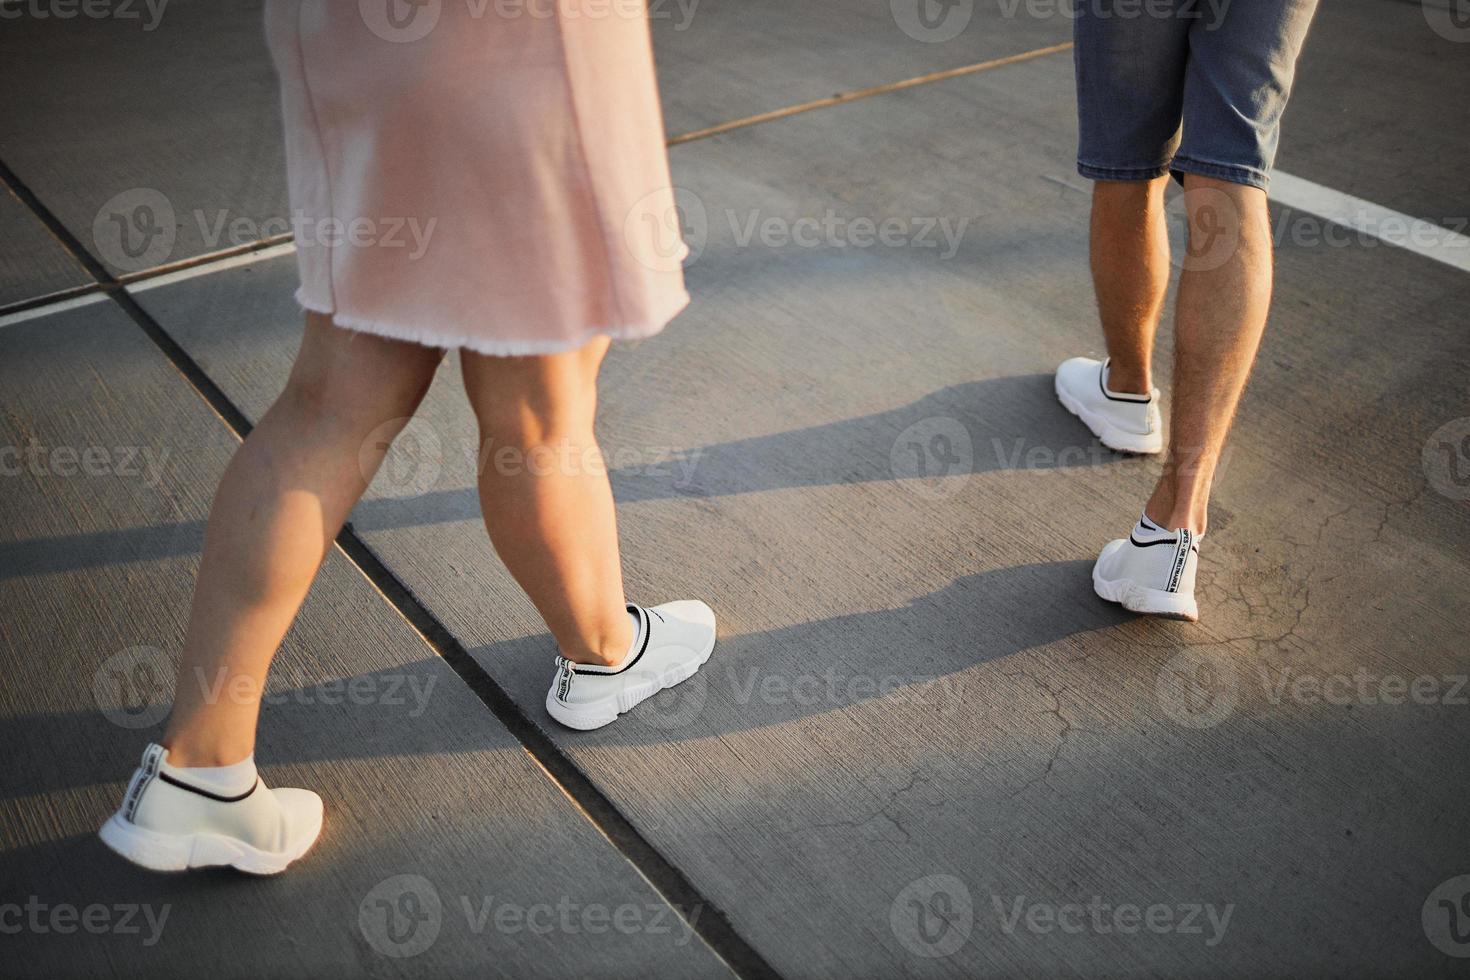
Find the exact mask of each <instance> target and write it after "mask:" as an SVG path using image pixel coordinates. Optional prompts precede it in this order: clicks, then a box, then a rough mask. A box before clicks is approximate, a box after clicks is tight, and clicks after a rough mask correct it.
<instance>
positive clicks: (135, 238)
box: [0, 0, 289, 274]
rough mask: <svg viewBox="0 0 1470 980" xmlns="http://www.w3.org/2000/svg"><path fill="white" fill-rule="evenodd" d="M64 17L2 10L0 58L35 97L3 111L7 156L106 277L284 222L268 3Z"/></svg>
mask: <svg viewBox="0 0 1470 980" xmlns="http://www.w3.org/2000/svg"><path fill="white" fill-rule="evenodd" d="M53 8H54V9H53ZM37 11H39V12H41V14H43V15H44V16H42V15H38V14H37ZM59 11H61V5H46V4H26V5H22V7H21V8H18V9H17V10H15V11H13V12H12V13H9V14H7V16H6V20H5V30H4V32H3V35H0V61H3V62H4V63H5V66H6V71H7V73H8V74H9V75H10V76H11V77H12V78H17V79H19V78H23V79H25V93H26V97H25V98H13V99H6V100H4V104H3V105H0V159H4V160H5V162H6V164H8V165H9V166H10V167H11V168H12V169H13V170H14V171H15V172H16V173H17V175H18V176H19V177H20V179H21V180H23V181H24V182H25V183H26V184H27V186H29V187H30V188H31V190H32V191H33V192H34V193H35V194H36V195H37V196H38V197H39V198H40V199H41V200H42V202H44V203H45V205H46V206H47V207H48V208H50V209H51V210H52V211H53V212H54V213H55V214H56V215H57V216H58V217H59V218H60V219H61V221H62V223H63V224H65V225H66V227H67V228H68V230H70V231H71V232H72V234H74V235H75V236H76V237H77V238H78V239H79V240H81V241H82V242H84V243H85V244H86V245H87V247H88V248H89V249H91V250H92V252H93V254H94V255H95V256H97V257H98V258H99V259H101V260H102V261H103V262H104V263H105V264H106V265H107V267H108V268H109V270H110V271H112V272H113V273H114V274H118V273H129V272H137V271H139V270H140V269H142V268H146V267H151V266H156V265H162V264H165V263H167V262H170V261H178V260H181V259H186V258H189V257H191V256H196V255H199V254H202V253H205V252H211V251H216V250H219V249H224V248H229V247H231V246H235V245H241V244H246V243H248V242H251V241H254V240H255V239H256V238H258V237H260V235H261V234H262V233H264V234H270V233H272V232H274V231H281V230H287V229H284V228H282V227H280V225H279V223H280V222H282V221H284V220H285V219H286V218H287V217H288V215H289V207H288V205H287V203H286V183H285V173H284V161H285V152H284V150H283V149H282V145H281V134H280V115H279V111H278V109H277V96H276V87H275V86H276V80H275V74H274V72H273V70H272V68H271V64H270V58H269V55H268V54H267V52H266V48H265V34H264V30H263V27H262V14H261V3H260V0H243V2H238V3H226V4H222V3H209V2H206V0H170V2H168V3H166V4H159V3H141V2H140V3H114V4H92V5H88V6H87V7H86V8H85V9H83V8H81V7H78V8H75V9H73V10H71V12H70V14H69V15H67V16H61V14H60V13H59ZM91 11H97V12H98V15H95V16H94V15H92V13H91ZM99 79H105V80H106V82H105V84H99V81H98V80H99ZM119 222H122V224H119Z"/></svg>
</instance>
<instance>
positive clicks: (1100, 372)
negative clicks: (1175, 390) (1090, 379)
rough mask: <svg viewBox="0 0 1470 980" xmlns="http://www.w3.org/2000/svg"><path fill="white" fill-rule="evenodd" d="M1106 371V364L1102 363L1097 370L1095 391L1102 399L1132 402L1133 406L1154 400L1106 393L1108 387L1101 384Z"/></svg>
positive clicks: (1152, 398)
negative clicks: (1099, 393)
mask: <svg viewBox="0 0 1470 980" xmlns="http://www.w3.org/2000/svg"><path fill="white" fill-rule="evenodd" d="M1107 369H1108V362H1107V361H1103V365H1102V367H1100V368H1098V369H1097V390H1098V391H1100V392H1102V393H1103V397H1104V398H1106V399H1107V400H1108V401H1110V402H1133V403H1134V404H1135V405H1147V404H1148V403H1149V402H1151V401H1153V400H1154V396H1153V395H1129V394H1123V395H1115V394H1113V393H1112V392H1111V391H1108V386H1107V385H1105V384H1103V374H1104V373H1105V372H1106V371H1107Z"/></svg>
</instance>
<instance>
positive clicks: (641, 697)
mask: <svg viewBox="0 0 1470 980" xmlns="http://www.w3.org/2000/svg"><path fill="white" fill-rule="evenodd" d="M714 649H715V637H710V641H709V646H707V647H705V648H704V652H703V653H701V654H700V655H699V656H698V657H695V658H694V659H693V660H687V661H685V662H684V663H682V664H677V665H676V666H674V667H673V668H672V669H670V670H668V671H665V672H664V673H663V674H661V675H659V676H658V677H652V678H649V679H648V680H646V681H643V682H641V683H639V684H636V685H633V686H631V687H625V688H623V690H621V691H619V692H618V694H617V696H616V697H611V698H604V699H602V700H601V701H592V702H590V703H588V704H579V705H576V706H568V705H565V704H562V703H561V702H560V701H558V700H557V699H556V695H555V693H554V690H553V691H548V692H547V694H546V713H547V714H549V715H551V717H552V718H555V719H556V720H557V721H558V722H560V723H561V724H563V725H565V726H567V727H568V728H575V729H576V730H577V731H579V732H590V731H592V730H593V729H594V728H602V727H603V726H604V725H611V724H612V723H613V722H615V721H617V720H618V715H620V714H623V713H624V712H626V711H632V710H633V709H634V708H636V707H637V706H638V705H640V704H642V703H643V702H644V701H647V700H648V699H649V698H651V697H653V696H654V695H655V694H657V693H658V692H659V691H662V690H665V689H667V688H670V687H673V686H674V685H676V684H681V683H683V682H684V681H687V680H688V679H689V678H691V677H693V676H694V675H695V674H696V673H698V672H699V668H701V667H703V666H704V665H705V662H706V661H708V660H709V658H710V654H711V653H713V652H714Z"/></svg>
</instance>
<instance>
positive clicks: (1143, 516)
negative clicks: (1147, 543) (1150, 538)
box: [1138, 514, 1169, 534]
mask: <svg viewBox="0 0 1470 980" xmlns="http://www.w3.org/2000/svg"><path fill="white" fill-rule="evenodd" d="M1138 523H1140V524H1142V525H1143V526H1144V527H1146V528H1148V529H1149V530H1151V531H1158V532H1159V533H1160V534H1168V533H1169V529H1168V528H1164V527H1159V526H1158V525H1157V524H1155V523H1154V522H1153V521H1151V520H1149V519H1148V515H1147V514H1139V515H1138Z"/></svg>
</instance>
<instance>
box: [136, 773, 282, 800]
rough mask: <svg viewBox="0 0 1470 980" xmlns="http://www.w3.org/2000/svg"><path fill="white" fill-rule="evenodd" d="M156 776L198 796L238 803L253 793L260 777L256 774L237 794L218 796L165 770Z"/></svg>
mask: <svg viewBox="0 0 1470 980" xmlns="http://www.w3.org/2000/svg"><path fill="white" fill-rule="evenodd" d="M158 778H159V779H161V780H163V781H164V782H166V783H168V784H169V785H170V786H177V787H178V788H179V789H186V790H188V791H189V792H191V793H198V794H199V795H200V796H204V797H208V798H209V799H211V800H217V801H218V802H220V803H239V802H240V801H241V800H243V799H245V797H247V796H249V795H250V794H251V793H254V792H255V791H256V790H257V789H258V788H259V787H260V777H259V776H257V777H255V783H254V784H253V785H251V787H250V788H249V789H247V790H246V791H245V792H243V793H241V794H240V795H239V796H220V795H219V794H218V793H211V792H210V791H209V790H207V789H200V788H199V787H198V786H190V785H189V784H188V783H186V782H184V781H183V780H182V779H175V778H174V777H172V776H170V775H169V774H168V773H166V772H162V771H160V772H159V774H158Z"/></svg>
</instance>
